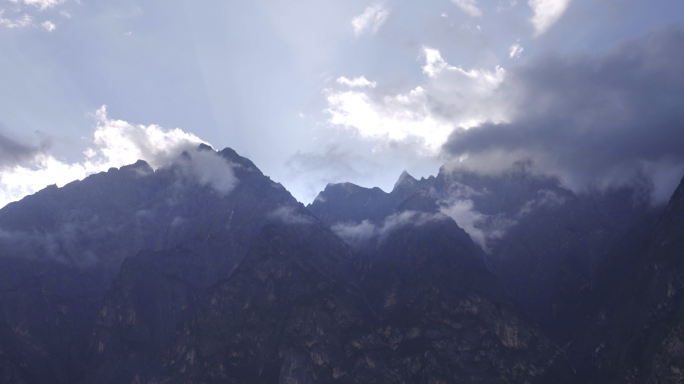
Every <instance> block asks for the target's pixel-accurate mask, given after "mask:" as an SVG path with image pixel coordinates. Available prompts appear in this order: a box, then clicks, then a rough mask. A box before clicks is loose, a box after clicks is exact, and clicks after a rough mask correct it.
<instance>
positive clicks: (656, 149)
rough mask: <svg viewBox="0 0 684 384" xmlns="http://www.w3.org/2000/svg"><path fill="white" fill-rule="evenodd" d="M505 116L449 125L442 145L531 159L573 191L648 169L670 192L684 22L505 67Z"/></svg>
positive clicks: (681, 121)
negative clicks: (510, 107)
mask: <svg viewBox="0 0 684 384" xmlns="http://www.w3.org/2000/svg"><path fill="white" fill-rule="evenodd" d="M502 92H503V95H504V98H505V99H508V100H514V106H515V107H514V110H515V111H516V114H515V115H513V118H512V119H511V120H512V121H511V123H509V124H485V125H483V126H480V127H478V128H475V129H470V130H457V131H454V132H453V133H452V134H451V136H450V138H449V140H448V141H447V143H446V144H445V145H444V148H443V149H444V150H445V152H447V153H448V154H450V155H455V156H463V155H465V154H468V159H469V160H467V162H470V163H471V165H472V166H474V167H476V168H477V167H484V168H487V166H488V164H487V163H488V162H495V161H500V160H501V159H504V158H505V159H507V160H515V159H516V158H519V157H527V158H529V159H531V160H532V161H533V162H534V164H535V166H536V167H537V169H538V170H540V171H542V172H546V173H554V174H556V175H558V176H559V177H561V179H562V180H563V181H564V182H565V183H566V184H568V186H569V187H571V188H573V189H580V190H581V189H583V188H587V187H592V186H598V187H609V186H611V185H616V184H624V183H627V182H629V181H630V180H632V179H634V178H635V177H643V176H646V177H648V178H649V179H650V180H651V181H652V182H653V184H654V185H653V186H654V192H653V193H654V198H655V199H656V200H662V199H666V198H667V197H669V193H671V192H672V190H674V188H675V186H676V183H677V181H678V180H679V179H680V178H681V173H682V172H683V171H684V28H682V27H681V26H676V27H669V28H666V29H661V30H658V31H655V32H652V33H650V34H648V35H647V36H645V37H642V38H639V39H636V40H633V41H630V42H627V43H623V44H620V45H619V46H617V47H615V48H613V49H612V50H610V51H608V52H606V53H603V54H600V55H584V56H575V57H559V56H551V57H548V56H547V57H546V58H544V59H540V60H536V61H534V62H532V63H530V64H528V65H526V66H521V67H518V68H513V69H511V70H510V71H509V73H508V78H507V81H506V82H505V85H504V88H503V89H502Z"/></svg>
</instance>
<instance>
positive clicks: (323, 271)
mask: <svg viewBox="0 0 684 384" xmlns="http://www.w3.org/2000/svg"><path fill="white" fill-rule="evenodd" d="M480 252H481V251H479V249H478V248H477V247H476V246H475V245H474V244H473V243H472V241H471V240H470V238H469V236H468V235H467V234H466V233H465V232H463V230H461V229H460V228H458V227H457V226H456V224H455V223H454V222H453V221H451V220H450V219H449V218H447V217H445V216H443V215H439V217H435V218H434V220H432V221H430V222H428V223H424V224H422V225H419V226H414V225H410V224H409V225H407V226H405V227H403V228H400V229H397V230H396V231H395V232H392V233H391V234H390V235H389V237H386V238H384V239H383V243H382V245H381V246H380V247H379V251H378V253H377V254H375V255H370V256H359V257H358V258H357V259H356V262H355V266H354V269H353V272H354V275H355V276H356V277H355V278H354V279H353V280H351V281H350V280H349V279H348V277H346V276H345V275H346V274H347V273H346V272H345V271H344V268H341V266H342V265H344V263H340V261H339V260H347V259H349V258H350V257H351V255H352V254H351V251H349V250H348V248H347V247H346V246H345V245H344V244H343V243H342V242H341V241H340V240H339V239H337V238H336V237H335V236H334V235H333V234H332V233H331V232H329V231H328V230H327V229H325V228H323V227H320V225H319V224H314V223H311V224H298V225H291V226H287V227H282V226H278V227H265V228H264V230H263V232H262V235H261V236H260V237H259V239H258V240H257V241H256V242H255V243H254V246H253V247H252V249H251V250H250V252H249V254H248V256H247V258H246V260H245V262H244V263H242V264H241V265H240V267H239V268H238V269H237V270H236V271H235V273H234V274H233V275H232V276H231V277H230V278H228V279H227V280H225V281H224V282H221V283H219V284H217V285H216V286H215V287H212V288H210V289H209V290H208V293H207V297H206V298H205V299H204V300H203V301H202V304H201V308H200V309H199V310H198V311H197V312H196V315H195V316H194V317H193V319H192V320H191V321H189V322H188V323H187V324H186V326H185V327H184V328H183V329H182V330H180V331H179V337H180V339H179V341H178V342H176V343H174V346H173V347H171V348H170V350H169V354H168V357H167V358H166V360H165V363H164V365H165V366H166V367H168V368H167V369H168V370H167V372H166V380H160V381H161V382H167V380H168V382H171V383H190V382H196V383H200V382H204V383H219V382H221V383H260V382H263V383H272V382H276V381H280V382H291V383H305V382H320V383H329V382H341V383H362V382H363V383H366V382H419V383H428V382H430V383H433V382H434V383H439V382H444V383H446V382H463V383H476V382H488V383H525V382H532V381H534V380H535V378H537V377H540V375H542V374H543V373H544V372H545V370H546V369H547V368H548V366H549V365H550V364H551V363H552V362H553V361H554V359H555V358H556V357H557V354H558V350H557V349H556V348H555V346H554V345H553V343H551V342H550V341H549V340H548V339H547V338H546V337H545V336H543V334H542V333H541V332H540V331H539V330H538V329H537V328H536V327H534V326H532V325H530V323H529V322H528V321H527V320H525V318H524V317H522V316H520V314H519V311H518V310H517V309H516V308H515V306H514V305H513V304H512V303H511V302H510V300H509V299H507V297H506V295H505V294H504V292H503V290H502V288H501V287H500V285H499V284H498V282H497V279H496V277H495V276H494V275H493V274H491V273H490V272H489V271H488V270H487V268H486V266H485V264H484V263H483V261H482V258H481V257H480ZM143 382H144V381H143Z"/></svg>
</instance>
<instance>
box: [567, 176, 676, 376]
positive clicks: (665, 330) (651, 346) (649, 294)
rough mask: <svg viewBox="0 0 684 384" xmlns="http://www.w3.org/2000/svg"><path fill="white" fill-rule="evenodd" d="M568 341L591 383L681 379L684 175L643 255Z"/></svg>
mask: <svg viewBox="0 0 684 384" xmlns="http://www.w3.org/2000/svg"><path fill="white" fill-rule="evenodd" d="M594 321H595V325H593V326H592V327H590V328H589V330H588V331H586V332H584V333H583V334H582V335H581V336H580V337H578V339H577V340H576V341H575V342H574V343H573V344H572V345H571V346H570V348H571V350H572V351H573V353H574V354H575V355H576V356H579V357H577V363H576V365H577V366H578V367H583V368H587V369H585V370H584V372H583V373H584V374H585V375H586V376H587V377H588V381H589V382H590V383H649V384H656V383H663V384H664V383H681V382H684V347H683V346H684V333H683V332H682V331H683V330H684V180H683V182H682V183H680V185H679V187H678V188H677V190H676V191H675V193H674V195H673V196H672V198H671V199H670V202H669V204H668V205H667V208H666V209H665V212H664V213H663V214H662V216H661V217H660V219H659V220H658V223H657V225H656V227H655V230H654V232H653V236H652V237H651V241H650V247H649V248H648V253H647V254H646V257H645V258H643V260H642V261H641V262H640V263H639V264H638V265H637V267H636V268H635V269H634V270H633V272H632V274H631V275H630V276H629V278H628V279H627V280H626V281H625V282H624V284H623V285H622V288H621V290H620V291H619V292H618V293H617V294H616V295H615V296H614V297H612V298H611V300H608V301H606V302H605V304H604V305H603V307H602V308H601V309H600V310H599V311H598V315H597V316H596V318H595V319H594Z"/></svg>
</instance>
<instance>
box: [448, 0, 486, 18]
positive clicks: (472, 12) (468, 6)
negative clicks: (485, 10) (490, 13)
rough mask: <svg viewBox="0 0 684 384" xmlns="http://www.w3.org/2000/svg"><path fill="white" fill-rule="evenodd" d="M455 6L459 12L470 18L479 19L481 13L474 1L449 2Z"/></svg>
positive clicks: (459, 0)
mask: <svg viewBox="0 0 684 384" xmlns="http://www.w3.org/2000/svg"><path fill="white" fill-rule="evenodd" d="M451 1H452V2H453V3H454V4H456V5H457V6H458V7H459V8H461V10H462V11H463V12H465V13H467V14H468V15H469V16H472V17H481V16H482V11H480V9H479V8H478V7H477V1H475V0H451Z"/></svg>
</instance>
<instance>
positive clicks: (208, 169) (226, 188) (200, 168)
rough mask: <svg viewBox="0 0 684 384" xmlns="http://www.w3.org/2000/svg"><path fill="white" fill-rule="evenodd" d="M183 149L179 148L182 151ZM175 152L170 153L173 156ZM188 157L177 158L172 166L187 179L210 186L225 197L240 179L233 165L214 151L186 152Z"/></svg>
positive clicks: (193, 150) (194, 150) (172, 162)
mask: <svg viewBox="0 0 684 384" xmlns="http://www.w3.org/2000/svg"><path fill="white" fill-rule="evenodd" d="M180 148H181V147H179V150H180ZM173 153H174V152H170V154H173ZM185 153H186V154H187V155H188V156H181V157H175V158H173V160H172V161H171V164H173V165H175V166H176V167H177V169H180V170H181V172H182V173H183V175H184V176H185V177H187V178H191V179H194V181H195V182H197V183H199V184H201V185H208V186H210V187H212V188H213V189H214V191H216V192H217V193H218V194H219V196H221V197H223V196H226V195H228V194H229V193H230V192H232V191H233V189H234V188H235V186H236V185H237V183H238V179H237V178H236V177H235V174H234V173H233V167H234V166H235V165H234V164H232V163H229V162H228V161H226V159H225V158H223V157H221V156H220V155H218V154H217V153H216V152H215V151H213V150H207V149H205V150H196V149H195V148H192V149H190V150H189V151H188V150H186V152H185Z"/></svg>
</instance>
